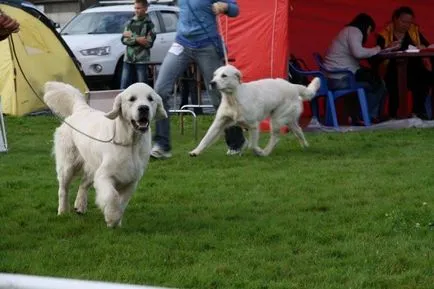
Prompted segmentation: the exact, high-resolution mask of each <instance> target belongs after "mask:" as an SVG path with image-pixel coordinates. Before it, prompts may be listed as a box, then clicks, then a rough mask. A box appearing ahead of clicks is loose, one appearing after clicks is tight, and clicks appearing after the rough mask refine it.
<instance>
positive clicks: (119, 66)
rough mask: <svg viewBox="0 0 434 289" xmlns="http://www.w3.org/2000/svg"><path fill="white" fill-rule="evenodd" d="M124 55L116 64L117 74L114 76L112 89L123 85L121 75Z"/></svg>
mask: <svg viewBox="0 0 434 289" xmlns="http://www.w3.org/2000/svg"><path fill="white" fill-rule="evenodd" d="M123 58H124V57H123V56H121V58H120V59H119V61H118V64H116V69H115V75H114V76H113V82H112V84H111V88H112V89H119V88H120V87H121V77H122V66H123V65H124V61H123Z"/></svg>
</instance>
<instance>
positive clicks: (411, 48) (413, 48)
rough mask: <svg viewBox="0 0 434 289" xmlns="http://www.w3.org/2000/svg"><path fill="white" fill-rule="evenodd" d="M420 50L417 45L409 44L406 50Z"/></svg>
mask: <svg viewBox="0 0 434 289" xmlns="http://www.w3.org/2000/svg"><path fill="white" fill-rule="evenodd" d="M419 51H420V50H419V49H418V48H417V47H416V46H413V45H409V46H408V48H407V50H406V51H405V52H419Z"/></svg>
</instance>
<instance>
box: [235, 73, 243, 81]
mask: <svg viewBox="0 0 434 289" xmlns="http://www.w3.org/2000/svg"><path fill="white" fill-rule="evenodd" d="M235 76H236V77H237V78H238V82H239V83H241V78H242V77H243V76H242V75H241V71H239V70H237V71H236V72H235Z"/></svg>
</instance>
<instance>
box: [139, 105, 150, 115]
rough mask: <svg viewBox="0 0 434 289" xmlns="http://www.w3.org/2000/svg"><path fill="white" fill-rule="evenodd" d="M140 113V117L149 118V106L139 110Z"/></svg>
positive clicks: (141, 107) (143, 106)
mask: <svg viewBox="0 0 434 289" xmlns="http://www.w3.org/2000/svg"><path fill="white" fill-rule="evenodd" d="M137 110H138V111H139V117H148V116H149V106H147V105H141V106H139V107H138V108H137Z"/></svg>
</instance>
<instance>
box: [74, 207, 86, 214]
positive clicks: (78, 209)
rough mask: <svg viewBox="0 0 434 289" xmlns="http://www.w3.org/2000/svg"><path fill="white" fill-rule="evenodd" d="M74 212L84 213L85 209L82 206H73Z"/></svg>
mask: <svg viewBox="0 0 434 289" xmlns="http://www.w3.org/2000/svg"><path fill="white" fill-rule="evenodd" d="M74 211H75V213H77V214H79V215H84V214H85V213H86V209H83V208H78V207H77V208H74Z"/></svg>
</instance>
